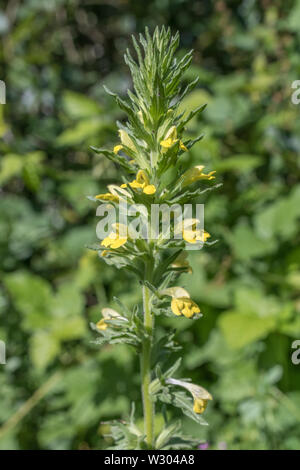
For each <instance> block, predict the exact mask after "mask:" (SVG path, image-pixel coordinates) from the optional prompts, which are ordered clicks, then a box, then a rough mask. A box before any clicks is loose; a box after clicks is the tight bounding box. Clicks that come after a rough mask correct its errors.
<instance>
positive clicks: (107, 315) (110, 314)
mask: <svg viewBox="0 0 300 470" xmlns="http://www.w3.org/2000/svg"><path fill="white" fill-rule="evenodd" d="M101 313H102V316H103V318H101V320H99V321H98V323H96V327H97V329H98V330H100V331H105V330H106V329H107V328H109V326H110V325H109V324H108V323H106V320H113V319H114V318H116V319H118V320H124V321H128V320H127V318H124V317H122V316H121V315H120V314H119V313H118V312H116V311H115V310H113V309H112V308H103V309H102V312H101Z"/></svg>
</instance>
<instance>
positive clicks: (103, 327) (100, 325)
mask: <svg viewBox="0 0 300 470" xmlns="http://www.w3.org/2000/svg"><path fill="white" fill-rule="evenodd" d="M96 327H97V328H98V330H101V331H104V330H106V328H108V324H107V323H105V319H104V318H101V320H99V321H98V323H96Z"/></svg>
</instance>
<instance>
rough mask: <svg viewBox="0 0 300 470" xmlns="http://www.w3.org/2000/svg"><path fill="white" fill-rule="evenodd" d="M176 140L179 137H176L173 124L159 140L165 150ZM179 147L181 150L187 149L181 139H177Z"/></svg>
mask: <svg viewBox="0 0 300 470" xmlns="http://www.w3.org/2000/svg"><path fill="white" fill-rule="evenodd" d="M178 140H179V139H178V138H177V129H176V127H175V126H172V127H170V129H169V130H168V132H167V134H166V136H165V138H164V139H163V140H161V142H160V145H161V147H162V148H163V149H164V150H165V151H167V150H168V149H169V148H170V147H172V146H173V145H174V144H176V142H178ZM179 147H180V148H181V150H184V151H187V150H188V149H187V148H186V146H185V145H184V144H183V142H182V141H181V140H180V141H179Z"/></svg>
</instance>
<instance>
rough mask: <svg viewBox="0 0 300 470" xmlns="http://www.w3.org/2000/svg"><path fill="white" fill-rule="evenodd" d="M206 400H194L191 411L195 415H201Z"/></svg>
mask: <svg viewBox="0 0 300 470" xmlns="http://www.w3.org/2000/svg"><path fill="white" fill-rule="evenodd" d="M207 402H208V400H203V399H202V398H196V399H195V400H194V406H193V410H194V412H195V413H198V414H202V413H203V411H205V408H206V406H207Z"/></svg>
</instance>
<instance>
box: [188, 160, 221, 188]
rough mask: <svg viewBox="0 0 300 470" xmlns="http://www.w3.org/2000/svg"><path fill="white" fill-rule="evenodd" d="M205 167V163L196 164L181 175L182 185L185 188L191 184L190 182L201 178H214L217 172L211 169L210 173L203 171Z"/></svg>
mask: <svg viewBox="0 0 300 470" xmlns="http://www.w3.org/2000/svg"><path fill="white" fill-rule="evenodd" d="M204 168H205V167H204V166H203V165H198V166H194V167H193V168H190V169H189V170H187V171H186V172H185V173H184V174H183V175H182V177H181V187H182V188H184V187H185V186H189V185H190V184H193V183H195V182H196V181H199V180H212V179H214V178H215V176H213V175H214V174H215V173H216V172H215V171H210V172H209V173H207V174H205V173H203V169H204Z"/></svg>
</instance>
